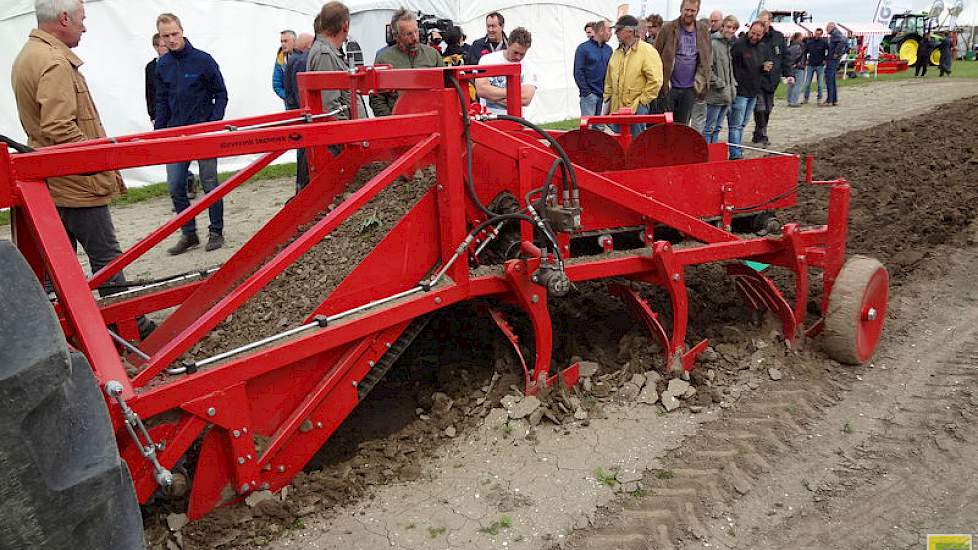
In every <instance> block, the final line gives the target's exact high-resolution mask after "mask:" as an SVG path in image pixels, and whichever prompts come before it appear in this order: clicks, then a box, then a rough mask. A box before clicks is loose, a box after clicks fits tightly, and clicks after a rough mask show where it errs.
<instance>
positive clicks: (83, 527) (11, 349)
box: [0, 240, 143, 550]
mask: <svg viewBox="0 0 978 550" xmlns="http://www.w3.org/2000/svg"><path fill="white" fill-rule="evenodd" d="M0 280H2V281H3V284H2V285H0V303H3V304H17V307H3V308H0V335H2V340H0V403H2V405H0V502H3V503H4V513H3V514H2V515H0V548H46V549H47V548H65V549H69V548H70V549H74V548H104V549H111V550H114V549H127V550H129V549H134V548H142V547H143V527H142V518H141V514H140V511H139V506H138V504H137V503H136V499H135V494H134V492H133V488H132V479H131V477H130V474H129V470H128V468H127V467H126V464H125V462H123V461H122V459H121V458H120V457H119V452H118V450H117V447H116V441H115V436H114V434H113V430H112V423H111V422H110V420H109V414H108V410H107V408H106V405H105V400H104V398H103V397H102V393H101V391H100V390H99V386H98V384H97V382H96V380H95V375H94V373H93V372H92V369H91V367H90V366H89V364H88V360H87V359H86V358H85V356H84V355H82V354H81V353H78V352H69V350H68V346H67V344H66V342H65V339H64V336H63V334H62V332H61V327H60V325H59V323H58V319H57V318H56V317H55V315H54V310H53V309H52V307H51V304H50V303H49V301H48V299H47V295H46V294H45V292H44V291H43V289H42V288H41V286H40V284H39V283H38V281H37V278H36V277H35V276H34V274H33V273H32V272H31V270H30V268H29V266H28V265H27V263H26V262H25V261H24V259H23V257H22V256H21V255H20V252H19V251H18V250H17V249H16V247H14V246H13V244H11V243H10V242H9V241H6V240H0Z"/></svg>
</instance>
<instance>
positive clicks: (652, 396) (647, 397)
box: [638, 384, 659, 405]
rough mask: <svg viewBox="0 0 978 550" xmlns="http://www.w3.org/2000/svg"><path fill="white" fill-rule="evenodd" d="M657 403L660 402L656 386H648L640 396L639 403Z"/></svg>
mask: <svg viewBox="0 0 978 550" xmlns="http://www.w3.org/2000/svg"><path fill="white" fill-rule="evenodd" d="M657 401H659V394H658V392H656V391H655V384H646V385H645V387H644V388H642V391H641V392H639V394H638V402H639V403H645V404H646V405H654V404H655V403H656V402H657Z"/></svg>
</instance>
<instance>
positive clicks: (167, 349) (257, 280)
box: [133, 133, 441, 386]
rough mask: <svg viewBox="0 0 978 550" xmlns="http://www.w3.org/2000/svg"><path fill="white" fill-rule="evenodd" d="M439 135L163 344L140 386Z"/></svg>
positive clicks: (419, 155) (432, 144)
mask: <svg viewBox="0 0 978 550" xmlns="http://www.w3.org/2000/svg"><path fill="white" fill-rule="evenodd" d="M440 137H441V135H440V134H438V133H435V134H432V135H430V136H428V138H427V139H425V140H423V141H422V142H420V143H418V144H417V145H415V146H414V147H412V148H411V149H410V150H409V151H408V152H407V153H405V154H404V155H403V156H401V157H400V158H398V159H397V160H396V161H394V162H393V163H391V164H390V166H388V167H387V168H386V169H384V170H383V171H382V172H380V173H379V174H377V175H376V176H375V177H374V178H373V179H372V180H370V181H369V182H367V183H366V184H365V185H364V186H363V187H361V188H360V189H359V190H357V192H356V193H354V194H353V195H352V196H351V197H350V198H349V199H347V200H346V201H344V202H343V203H342V204H340V205H339V206H338V207H337V208H336V209H335V210H333V211H332V212H330V213H329V214H327V215H326V216H325V217H324V218H323V219H322V220H320V221H319V223H317V224H316V225H314V226H313V227H312V228H310V229H309V230H308V231H307V232H306V233H305V234H303V235H302V236H301V237H299V238H298V239H296V240H295V241H293V242H292V243H290V244H289V245H288V246H286V247H285V248H283V249H282V250H281V251H280V252H279V253H278V254H277V255H276V256H275V258H274V259H272V260H271V261H270V262H268V263H267V264H265V265H264V266H262V267H261V268H260V269H259V270H258V271H256V272H255V273H254V274H253V275H251V276H250V277H249V278H248V279H247V280H246V281H244V282H243V283H242V284H241V285H240V286H239V287H238V288H236V289H235V290H233V291H232V292H231V293H229V294H228V295H227V296H225V297H224V298H222V299H221V300H220V301H219V302H218V303H217V304H215V305H214V306H213V307H211V308H210V309H209V310H208V311H207V312H205V313H204V314H203V315H201V316H200V317H199V318H198V319H197V320H195V321H194V322H193V323H191V324H190V326H188V327H187V328H185V329H184V330H183V331H182V332H181V333H180V334H178V335H177V336H176V337H175V338H174V339H173V340H171V341H170V342H168V343H166V344H165V345H163V347H162V348H160V350H159V351H157V352H156V353H155V354H153V356H152V358H151V359H150V360H149V362H148V363H147V365H146V368H145V369H144V370H143V371H142V372H140V373H139V375H138V376H136V378H135V379H134V380H133V382H134V383H135V384H136V385H137V386H142V385H144V384H146V383H147V382H149V381H150V380H151V379H152V378H153V377H155V376H156V375H157V374H159V373H160V371H162V370H163V369H164V368H166V366H167V365H169V364H171V363H172V362H173V361H175V360H176V359H177V358H178V357H179V356H180V355H181V354H182V353H184V352H185V351H187V350H188V349H189V348H190V347H191V346H192V345H193V344H194V343H196V342H197V341H198V340H200V338H202V337H203V336H204V335H205V334H206V333H207V332H209V331H210V330H211V329H213V328H214V327H215V326H217V324H218V323H220V322H221V320H223V319H225V318H226V317H227V316H228V315H229V314H230V313H231V312H233V311H234V310H236V309H237V308H239V307H241V305H242V304H244V303H245V302H246V301H247V300H248V299H250V298H251V297H252V296H254V295H255V294H256V293H258V291H260V290H261V289H262V288H263V287H264V286H265V285H267V284H268V283H269V282H270V281H271V280H272V279H274V278H275V277H276V276H278V275H279V273H281V272H282V271H284V270H285V269H286V268H287V267H288V266H290V265H292V263H293V262H295V261H296V260H297V259H299V258H300V257H301V256H302V255H303V254H305V253H306V252H308V251H309V250H310V249H311V248H312V247H313V246H314V245H315V244H316V243H318V242H319V241H321V240H322V239H323V238H325V237H326V235H328V234H329V233H330V232H332V231H333V230H334V229H336V227H338V226H339V225H340V224H341V223H343V221H345V220H346V219H347V218H349V217H350V215H352V214H353V213H354V212H356V211H357V210H359V209H360V208H361V207H362V206H363V205H364V204H366V203H367V202H368V201H369V200H370V199H372V198H373V197H375V196H376V195H377V193H379V192H380V191H381V190H383V189H384V188H385V187H387V186H388V185H390V183H391V182H393V181H394V180H395V179H396V178H397V177H399V176H401V175H402V174H403V172H404V170H405V168H407V167H411V166H413V165H414V164H415V163H417V162H418V161H419V160H420V159H422V158H424V157H425V156H426V155H428V154H429V153H431V151H432V150H433V149H434V148H435V147H436V146H437V144H438V140H439V138H440Z"/></svg>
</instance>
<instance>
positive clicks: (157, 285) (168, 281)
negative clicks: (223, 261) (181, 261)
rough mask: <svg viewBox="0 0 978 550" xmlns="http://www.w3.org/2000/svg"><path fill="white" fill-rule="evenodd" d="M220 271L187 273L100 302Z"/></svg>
mask: <svg viewBox="0 0 978 550" xmlns="http://www.w3.org/2000/svg"><path fill="white" fill-rule="evenodd" d="M219 269H221V268H220V267H212V268H210V269H205V270H203V271H197V272H195V273H187V274H185V275H180V276H179V277H174V278H172V279H167V280H165V281H160V282H158V283H152V284H148V285H143V286H137V287H133V288H130V289H129V290H125V291H123V292H116V293H115V294H108V295H106V296H101V297H99V299H98V301H100V302H101V301H103V300H107V299H109V298H118V297H120V296H127V295H129V294H136V293H137V292H142V291H144V290H148V289H151V288H157V287H161V286H166V285H168V284H171V283H177V282H180V281H186V280H188V279H196V278H197V277H204V276H206V275H210V274H211V273H214V272H215V271H217V270H219Z"/></svg>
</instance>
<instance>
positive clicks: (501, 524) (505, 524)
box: [479, 516, 513, 536]
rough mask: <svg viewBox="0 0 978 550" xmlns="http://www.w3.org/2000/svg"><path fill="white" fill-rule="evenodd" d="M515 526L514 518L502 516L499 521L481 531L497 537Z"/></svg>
mask: <svg viewBox="0 0 978 550" xmlns="http://www.w3.org/2000/svg"><path fill="white" fill-rule="evenodd" d="M512 526H513V518H512V517H510V516H502V517H500V518H499V519H498V520H496V521H494V522H492V523H490V524H489V526H488V527H483V528H481V529H479V531H480V532H482V533H487V534H490V535H492V536H496V535H498V534H499V532H500V531H502V530H503V529H509V528H510V527H512Z"/></svg>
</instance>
